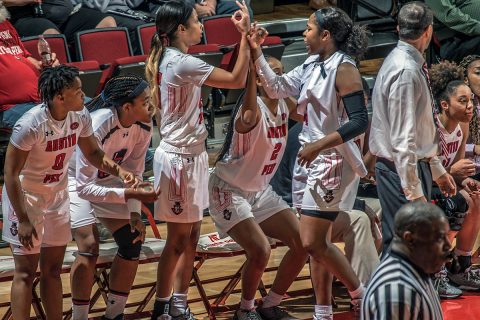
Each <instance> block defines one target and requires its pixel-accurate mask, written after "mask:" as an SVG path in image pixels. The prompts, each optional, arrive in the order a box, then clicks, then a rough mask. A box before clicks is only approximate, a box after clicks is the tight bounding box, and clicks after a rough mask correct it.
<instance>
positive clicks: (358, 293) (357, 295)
mask: <svg viewBox="0 0 480 320" xmlns="http://www.w3.org/2000/svg"><path fill="white" fill-rule="evenodd" d="M348 294H349V295H350V297H351V298H352V299H362V298H363V295H364V294H365V287H364V286H363V284H362V283H360V286H358V288H357V289H355V290H353V291H348Z"/></svg>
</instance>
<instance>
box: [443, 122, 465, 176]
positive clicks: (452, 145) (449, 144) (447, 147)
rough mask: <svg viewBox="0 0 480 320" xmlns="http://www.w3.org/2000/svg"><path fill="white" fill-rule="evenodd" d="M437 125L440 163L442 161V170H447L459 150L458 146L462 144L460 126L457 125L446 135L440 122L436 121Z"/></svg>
mask: <svg viewBox="0 0 480 320" xmlns="http://www.w3.org/2000/svg"><path fill="white" fill-rule="evenodd" d="M437 123H438V128H437V130H438V136H439V146H440V156H439V157H440V161H442V165H443V167H444V168H449V167H450V166H451V165H452V163H453V160H454V159H455V156H456V155H457V152H458V150H459V149H460V145H461V144H462V139H463V132H462V129H461V128H460V124H458V125H457V127H456V128H455V130H453V131H452V133H448V131H447V130H445V128H444V127H443V125H442V123H441V122H440V121H437Z"/></svg>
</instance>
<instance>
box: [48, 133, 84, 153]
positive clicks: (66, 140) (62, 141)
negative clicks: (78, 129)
mask: <svg viewBox="0 0 480 320" xmlns="http://www.w3.org/2000/svg"><path fill="white" fill-rule="evenodd" d="M76 144H77V134H76V133H72V134H71V135H69V136H66V137H62V138H58V139H54V140H50V141H47V147H46V148H45V151H46V152H55V151H60V150H63V149H65V148H71V147H74V146H75V145H76Z"/></svg>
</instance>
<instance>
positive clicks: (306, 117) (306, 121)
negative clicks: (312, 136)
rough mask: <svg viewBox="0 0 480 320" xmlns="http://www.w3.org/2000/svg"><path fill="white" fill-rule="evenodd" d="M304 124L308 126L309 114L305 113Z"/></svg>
mask: <svg viewBox="0 0 480 320" xmlns="http://www.w3.org/2000/svg"><path fill="white" fill-rule="evenodd" d="M303 123H305V125H306V126H308V113H307V112H305V114H304V115H303Z"/></svg>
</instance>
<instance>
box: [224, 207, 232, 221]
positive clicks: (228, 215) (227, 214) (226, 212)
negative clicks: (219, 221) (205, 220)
mask: <svg viewBox="0 0 480 320" xmlns="http://www.w3.org/2000/svg"><path fill="white" fill-rule="evenodd" d="M223 217H224V218H225V220H228V221H230V219H231V218H232V211H230V210H228V209H225V210H223Z"/></svg>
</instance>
